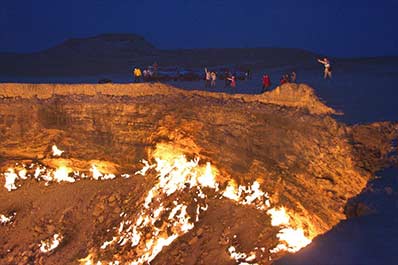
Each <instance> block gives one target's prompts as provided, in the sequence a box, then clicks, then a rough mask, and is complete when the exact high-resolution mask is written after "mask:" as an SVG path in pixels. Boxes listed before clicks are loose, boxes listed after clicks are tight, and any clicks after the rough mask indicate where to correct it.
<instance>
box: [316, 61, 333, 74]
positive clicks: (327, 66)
mask: <svg viewBox="0 0 398 265" xmlns="http://www.w3.org/2000/svg"><path fill="white" fill-rule="evenodd" d="M318 62H319V63H321V64H323V65H324V66H325V72H324V74H323V78H324V79H326V78H332V67H331V65H330V61H329V59H328V58H327V57H325V58H323V60H321V59H318Z"/></svg>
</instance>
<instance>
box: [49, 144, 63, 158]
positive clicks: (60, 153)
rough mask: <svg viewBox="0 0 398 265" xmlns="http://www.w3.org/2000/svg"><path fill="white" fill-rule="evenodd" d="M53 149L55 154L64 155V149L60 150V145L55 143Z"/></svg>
mask: <svg viewBox="0 0 398 265" xmlns="http://www.w3.org/2000/svg"><path fill="white" fill-rule="evenodd" d="M51 149H52V151H53V156H54V157H55V156H61V155H62V153H63V152H64V151H62V150H59V149H58V147H57V146H56V145H55V144H54V145H53V146H52V148H51Z"/></svg>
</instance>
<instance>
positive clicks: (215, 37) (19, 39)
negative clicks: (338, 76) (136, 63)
mask: <svg viewBox="0 0 398 265" xmlns="http://www.w3.org/2000/svg"><path fill="white" fill-rule="evenodd" d="M397 11H398V1H397V0H379V1H377V0H362V1H349V0H347V1H342V0H326V1H323V0H304V1H299V0H285V1H274V0H226V1H224V0H223V1H221V0H200V1H189V0H185V1H184V0H140V1H135V0H113V1H111V0H96V1H94V0H68V1H62V0H36V1H33V0H30V1H29V0H3V1H2V3H1V6H0V28H1V30H0V51H7V52H30V51H38V50H43V49H46V48H48V47H51V46H53V45H55V44H58V43H60V42H62V41H64V40H65V39H68V38H79V37H88V36H93V35H96V34H100V33H137V34H141V35H143V36H144V37H145V38H146V39H147V40H149V41H150V42H152V43H153V44H154V45H155V46H157V47H159V48H166V49H169V48H196V47H200V48H205V47H269V46H273V47H295V48H304V49H307V50H311V51H315V52H318V53H322V54H326V55H329V56H378V55H398V34H397V30H396V28H397V27H398V16H397V14H396V13H397Z"/></svg>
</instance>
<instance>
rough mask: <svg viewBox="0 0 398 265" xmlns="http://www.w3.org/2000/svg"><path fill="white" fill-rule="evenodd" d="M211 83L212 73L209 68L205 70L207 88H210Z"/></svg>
mask: <svg viewBox="0 0 398 265" xmlns="http://www.w3.org/2000/svg"><path fill="white" fill-rule="evenodd" d="M210 81H211V73H210V72H209V70H207V68H205V88H209V87H210Z"/></svg>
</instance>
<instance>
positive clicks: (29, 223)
mask: <svg viewBox="0 0 398 265" xmlns="http://www.w3.org/2000/svg"><path fill="white" fill-rule="evenodd" d="M115 89H117V87H115ZM0 133H1V141H0V169H1V171H0V172H2V173H3V172H7V170H8V168H10V167H16V168H17V167H18V166H15V163H19V164H26V165H28V164H30V163H40V164H42V165H45V166H47V167H52V168H60V167H61V166H64V167H65V168H63V171H61V173H64V175H63V176H62V177H63V178H64V179H70V177H71V174H72V171H77V170H78V171H79V174H80V173H85V174H87V175H90V174H94V172H96V176H99V174H105V173H107V174H114V175H115V176H117V177H116V178H109V179H108V180H106V181H96V182H94V181H89V180H81V181H76V182H73V183H62V184H51V185H50V186H49V187H46V186H45V185H43V184H42V183H35V182H34V181H32V180H29V179H28V180H26V184H25V182H24V184H23V186H21V187H19V189H17V190H15V191H10V192H8V191H7V189H5V188H2V190H0V210H1V211H2V212H0V213H1V214H8V213H10V212H14V211H16V212H17V213H16V217H15V222H14V223H13V226H12V227H11V226H4V227H0V229H1V230H4V232H2V234H4V235H6V236H5V237H4V239H3V238H2V239H0V240H4V247H2V249H1V250H0V251H1V254H2V255H0V257H2V258H0V261H1V259H3V260H4V261H5V262H17V263H18V261H20V259H22V258H23V257H24V256H18V255H19V254H18V253H23V252H27V253H26V255H25V256H28V257H31V259H34V260H37V261H39V260H44V261H46V262H47V263H48V264H50V263H54V264H61V263H62V264H64V263H65V261H66V263H68V262H70V263H73V262H76V260H77V259H78V258H79V259H82V260H85V261H89V260H90V261H91V258H92V260H93V261H98V260H105V261H112V260H119V261H136V260H138V261H141V260H143V259H140V257H144V258H145V257H147V258H148V259H149V258H151V259H153V261H152V263H153V264H174V263H182V264H184V263H186V264H193V263H195V261H202V262H203V264H234V263H235V262H243V261H245V262H249V261H250V262H251V263H250V264H255V263H258V264H267V263H268V262H269V260H270V258H271V259H275V258H278V257H279V256H280V255H283V254H284V253H285V252H284V251H286V250H287V249H289V247H288V246H284V247H283V246H282V245H280V240H282V239H281V238H284V237H286V236H288V235H289V234H290V235H297V234H299V237H300V238H301V237H303V240H302V241H305V242H306V240H307V238H309V239H312V238H313V237H314V236H316V235H318V234H320V233H324V232H325V231H327V230H329V229H330V228H331V227H332V226H334V225H335V224H337V223H338V222H339V221H340V220H342V219H344V217H345V216H344V214H343V207H344V206H345V204H346V202H347V200H348V199H349V198H351V197H353V196H355V195H356V194H358V193H359V192H360V191H361V190H362V189H363V188H364V187H365V185H366V182H367V180H368V179H369V178H370V177H371V175H372V173H373V172H374V171H375V170H377V169H379V168H380V167H382V166H385V165H387V164H388V162H389V161H388V160H389V159H390V157H389V156H388V153H389V152H390V151H391V150H390V144H391V140H392V139H394V138H396V137H397V128H396V127H394V126H393V125H391V124H388V123H383V124H376V125H367V126H354V127H348V126H346V125H344V124H341V123H338V122H336V121H335V120H334V119H333V118H331V117H330V116H317V115H311V114H308V112H307V111H302V110H300V109H292V108H288V107H282V106H278V105H270V104H263V103H260V102H256V101H253V100H245V99H244V98H243V99H240V98H236V97H227V96H226V97H218V98H217V97H213V96H210V95H206V93H202V94H200V95H198V94H194V93H192V94H189V93H184V94H182V93H176V94H172V93H169V94H163V95H162V94H154V95H145V96H141V97H139V96H135V97H131V96H130V97H128V96H121V95H118V96H112V95H93V96H88V95H68V96H61V95H58V96H55V97H52V98H48V99H37V98H36V99H34V98H32V99H18V98H3V99H1V100H0ZM367 136H371V139H369V137H367ZM54 144H56V145H57V150H58V151H59V150H62V151H63V152H62V153H61V154H60V156H61V157H60V158H59V157H57V156H54V153H53V151H54V148H53V146H54ZM58 148H59V149H58ZM58 153H59V152H58ZM180 154H182V155H185V156H186V157H187V159H189V160H190V159H195V158H200V163H201V164H200V165H201V166H202V167H203V168H206V165H210V164H206V163H207V162H210V163H211V166H212V167H214V169H215V170H216V171H217V174H216V175H217V176H216V179H217V185H219V187H218V188H219V191H217V190H216V189H215V186H214V185H213V184H204V183H208V182H209V181H210V183H212V182H211V181H212V179H211V177H209V176H210V175H208V174H207V175H206V174H204V175H203V176H202V177H199V176H200V175H198V176H197V177H198V179H197V182H195V183H196V184H195V185H198V186H201V187H202V188H201V190H202V189H203V193H204V194H205V195H203V196H205V197H203V196H202V195H200V194H201V193H200V192H199V191H197V192H199V193H195V192H196V190H195V189H193V188H189V189H188V190H185V189H184V188H183V187H184V185H185V184H183V185H182V186H180V187H181V190H180V191H179V192H178V193H174V192H172V193H170V194H169V193H167V192H166V191H163V190H162V191H159V190H156V189H154V187H157V185H160V184H159V183H161V182H159V181H160V180H159V179H158V178H156V177H155V176H156V174H159V173H156V172H155V168H154V166H155V164H154V163H155V159H158V160H156V161H157V165H159V163H164V162H160V161H169V162H170V163H171V161H174V159H176V158H178V156H177V155H180ZM60 159H62V161H61V160H60ZM142 159H146V160H148V161H149V162H150V164H151V165H154V166H153V167H150V166H149V164H148V166H149V167H148V172H146V173H145V174H143V175H145V176H141V175H135V176H134V173H135V172H136V171H138V170H139V169H141V167H142V164H141V163H140V161H141V160H142ZM93 161H96V162H93ZM61 162H62V163H61ZM93 165H97V167H93ZM98 165H102V166H101V167H99V166H98ZM66 167H67V168H68V170H69V171H68V170H67V169H66ZM27 170H28V173H29V170H30V169H29V168H28V169H27ZM15 172H16V173H18V172H19V171H15ZM181 172H185V171H184V170H182V171H181ZM28 173H26V172H24V173H23V174H24V176H25V175H26V174H28ZM65 174H66V175H65ZM68 174H69V176H68ZM122 174H129V175H130V176H133V177H130V178H119V177H118V176H121V175H122ZM181 174H183V173H181ZM184 174H185V173H184ZM1 177H2V181H3V179H4V177H3V175H1ZM82 179H83V178H82ZM94 179H95V178H94ZM97 179H99V178H98V177H97ZM18 181H20V182H18ZM184 181H185V180H184ZM202 182H203V183H202ZM20 183H22V180H17V181H16V184H17V186H18V185H19V184H20ZM184 183H185V182H184ZM192 183H193V182H192V180H190V182H189V183H188V182H187V183H186V185H187V186H190V185H193V184H192ZM1 184H2V185H1V186H2V187H3V186H4V183H3V182H1ZM195 185H193V186H192V187H196V186H195ZM206 185H209V186H206ZM249 187H250V190H249ZM257 189H259V190H257ZM239 190H241V191H240V192H241V193H240V194H238V193H239ZM201 192H202V191H201ZM224 192H225V193H224ZM245 192H247V194H246V193H245ZM152 193H154V194H152ZM163 193H164V194H163ZM265 193H266V194H267V196H265V195H264V194H265ZM151 194H152V195H151ZM156 194H158V195H159V194H161V196H160V195H159V196H160V197H159V198H162V201H156V200H155V199H154V200H153V201H152V200H151V203H152V204H153V207H154V208H153V210H154V211H155V210H156V211H155V212H154V214H155V217H156V216H157V215H159V222H156V221H153V223H152V221H151V219H147V220H146V221H145V219H144V221H143V220H141V219H139V216H138V215H139V214H141V213H142V214H144V213H145V214H147V212H148V209H147V208H146V207H145V206H148V207H149V205H152V204H149V202H147V204H146V202H145V200H146V198H149V197H150V198H152V197H153V198H156ZM198 194H199V195H200V196H199V195H198ZM223 194H224V196H222V195H223ZM243 194H246V195H247V196H248V197H244V196H246V195H243ZM149 195H151V196H149ZM257 195H258V196H259V197H260V196H265V197H264V198H269V202H268V203H267V202H266V201H263V204H259V201H258V198H259V197H258V198H257V197H256V196H257ZM148 196H149V197H148ZM196 196H199V197H196ZM195 198H196V200H195ZM177 199H178V200H177ZM174 200H175V201H177V204H173V201H174ZM178 202H184V203H183V204H181V205H183V206H178V205H179V204H178ZM166 205H171V206H170V209H169V210H164V209H166V208H167V207H166ZM173 205H174V206H173ZM282 206H283V207H285V208H286V209H287V215H289V217H288V218H286V217H285V216H282V217H281V219H282V220H284V221H283V222H282V221H280V222H282V223H281V224H277V225H275V226H273V225H272V224H273V223H274V221H275V220H274V219H271V218H272V216H273V214H274V213H277V212H275V211H271V212H268V214H267V210H269V208H271V207H276V208H275V209H276V210H278V209H279V208H278V207H282ZM151 207H152V206H151ZM173 207H175V208H177V210H176V211H175V212H173V209H174V208H173ZM197 207H199V208H197ZM202 208H203V209H202ZM285 208H284V209H285ZM197 209H199V210H197ZM204 209H206V210H204ZM30 211H33V213H34V216H31V215H29V214H27V213H30ZM162 211H165V212H167V211H168V212H167V215H168V216H180V219H178V220H180V221H179V222H180V225H181V227H178V229H177V228H175V229H169V230H170V231H168V232H167V229H166V230H162V231H163V232H164V231H166V232H164V233H163V232H162V233H161V232H159V233H158V232H156V231H158V230H157V229H160V228H162V229H163V228H164V226H165V224H168V222H164V221H162V220H164V218H163V217H161V212H162ZM278 211H279V210H278ZM149 212H150V211H149ZM24 213H25V214H24ZM271 213H272V214H271ZM149 215H150V214H149ZM277 215H278V214H276V215H275V216H277ZM20 216H21V217H20ZM130 216H131V218H132V219H128V218H130ZM187 216H190V218H191V219H189V218H186V217H187ZM19 217H20V218H22V219H20V220H18V218H19ZM126 218H127V219H126ZM152 218H153V216H152ZM138 220H141V222H139V221H138ZM181 220H183V221H181ZM187 220H188V221H187ZM286 220H287V221H286ZM170 222H171V221H170ZM170 222H169V223H170ZM185 222H187V223H185ZM275 222H276V221H275ZM134 223H136V224H137V225H136V229H141V228H142V231H141V230H140V231H141V232H140V233H141V234H140V238H141V237H142V236H145V237H147V238H146V240H147V241H144V242H143V243H139V244H138V243H137V244H136V245H134V246H132V245H133V244H132V243H131V242H130V244H131V245H130V247H126V245H123V248H120V246H119V250H120V249H122V252H117V251H114V249H113V248H114V247H115V246H113V245H112V244H116V243H117V242H113V241H112V240H113V238H117V239H118V240H119V239H120V240H123V238H124V237H122V236H121V235H119V234H118V233H117V232H116V231H117V230H120V231H121V232H120V233H121V234H123V235H126V236H127V235H128V234H129V231H128V230H126V229H128V228H126V227H128V225H131V224H134ZM121 224H123V225H122V226H123V227H120V226H121ZM138 224H139V225H138ZM141 224H145V226H142V227H141V226H140V225H141ZM274 224H275V223H274ZM281 225H285V226H286V227H282V226H281ZM290 226H292V227H293V228H300V229H301V230H297V231H299V232H295V231H294V230H291V229H290V228H289V227H290ZM147 227H150V229H149V228H147ZM131 229H133V227H132V228H131ZM148 231H153V232H148ZM176 231H178V232H176ZM21 232H23V233H24V235H23V236H22V235H21V234H20V233H21ZM56 233H59V234H61V235H62V236H63V240H62V241H61V243H60V245H59V246H57V248H56V249H55V250H54V252H53V253H52V254H51V255H47V256H43V255H42V254H40V251H39V246H40V240H46V239H48V238H51V237H53V236H54V234H56ZM150 233H152V235H155V236H156V237H157V239H159V237H160V238H161V239H162V240H163V241H162V242H160V243H161V244H162V246H163V249H161V250H160V249H159V247H158V245H156V244H158V243H159V241H156V242H157V243H156V242H155V241H151V234H150ZM156 233H157V234H156ZM130 236H131V238H132V241H133V242H134V240H138V239H137V238H135V237H134V236H133V235H130ZM168 236H169V237H168ZM134 238H135V239H134ZM297 238H298V237H296V239H297ZM35 240H38V242H36V241H35ZM6 242H7V243H6ZM17 242H18V245H16V244H17ZM107 242H108V243H107ZM111 242H113V243H111ZM122 242H123V241H121V242H120V243H122ZM33 243H37V244H33ZM155 243H156V244H155ZM160 243H159V244H160ZM108 245H109V247H108ZM101 246H103V247H104V249H106V250H103V249H102V248H101ZM135 246H137V247H139V249H136V248H134V247H135ZM145 246H146V247H147V248H148V249H151V251H153V252H151V254H153V253H157V255H155V256H153V255H152V256H151V254H147V252H145V251H146V250H145ZM109 248H110V249H109ZM8 249H11V251H9V252H7V251H8ZM262 249H264V250H262ZM278 249H281V251H277V250H278ZM291 249H294V248H291ZM270 250H273V252H272V253H271V251H270ZM115 253H117V254H115ZM143 253H144V254H143ZM242 253H245V254H242ZM3 254H4V255H3ZM90 255H91V256H90ZM243 257H244V258H243ZM9 260H11V261H9Z"/></svg>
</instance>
